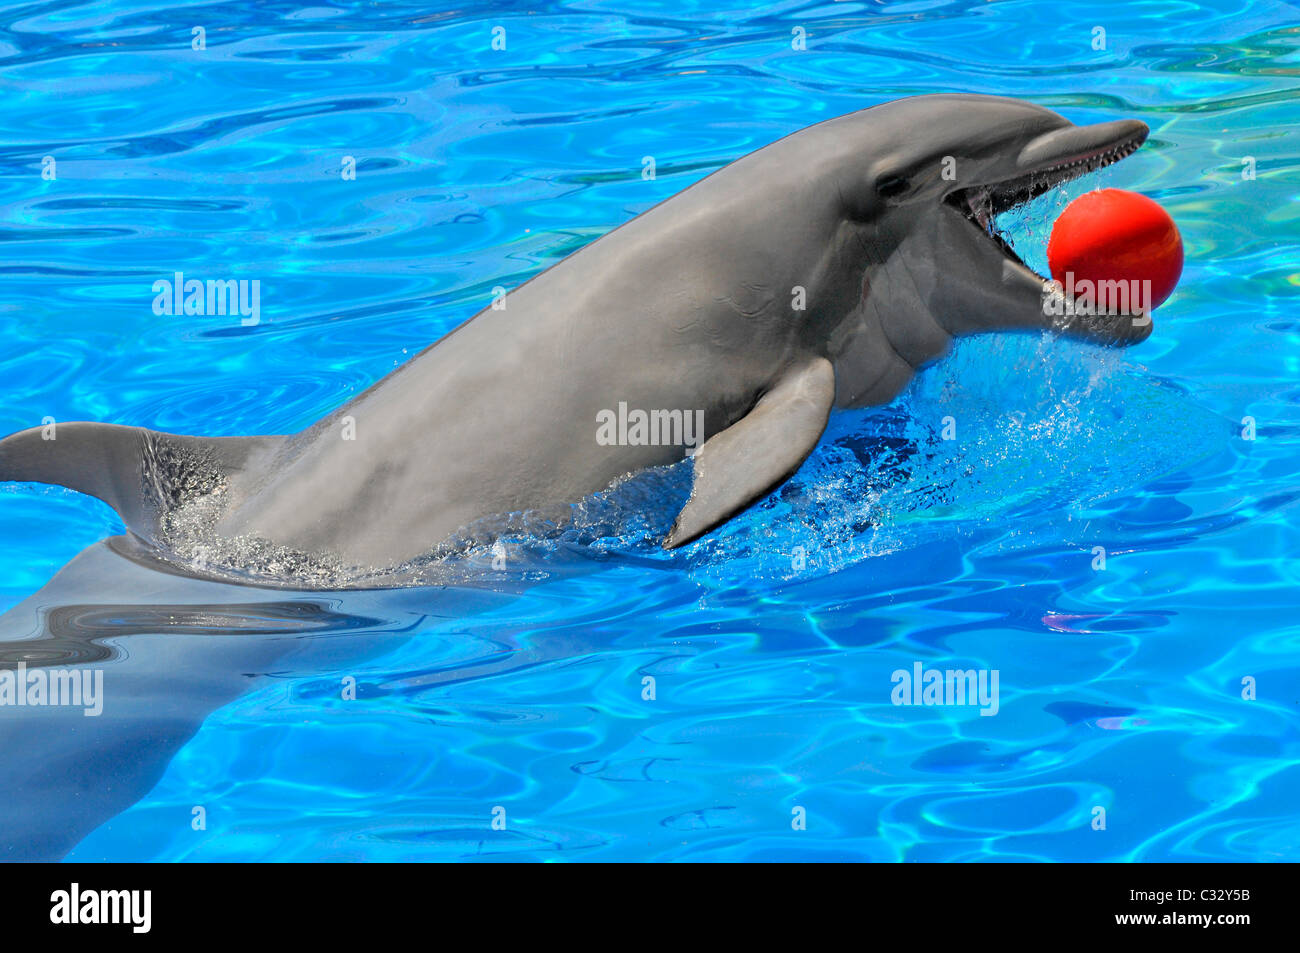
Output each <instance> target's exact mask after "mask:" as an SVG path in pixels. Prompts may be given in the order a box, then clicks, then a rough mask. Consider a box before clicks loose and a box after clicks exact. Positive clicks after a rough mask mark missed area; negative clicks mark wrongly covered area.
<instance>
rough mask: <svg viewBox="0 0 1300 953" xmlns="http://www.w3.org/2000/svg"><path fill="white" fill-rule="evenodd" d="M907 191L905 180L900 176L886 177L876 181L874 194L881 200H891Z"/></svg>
mask: <svg viewBox="0 0 1300 953" xmlns="http://www.w3.org/2000/svg"><path fill="white" fill-rule="evenodd" d="M906 191H907V179H905V178H903V177H902V176H901V175H887V176H885V177H884V178H881V179H878V180H876V194H877V195H879V196H881V197H882V198H887V199H888V198H893V197H894V196H895V195H902V194H903V193H904V192H906Z"/></svg>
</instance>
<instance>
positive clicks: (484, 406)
mask: <svg viewBox="0 0 1300 953" xmlns="http://www.w3.org/2000/svg"><path fill="white" fill-rule="evenodd" d="M1146 135H1147V127H1146V126H1145V125H1144V124H1143V123H1141V122H1138V121H1136V120H1119V121H1114V122H1105V123H1100V124H1097V125H1091V126H1076V125H1074V124H1072V123H1070V122H1069V121H1068V120H1066V119H1064V118H1063V117H1061V116H1060V115H1058V114H1056V113H1055V112H1052V111H1051V110H1049V109H1045V108H1043V107H1041V106H1036V105H1033V104H1031V103H1027V102H1023V101H1020V100H1015V99H1005V98H1000V97H991V96H979V95H929V96H917V97H914V98H910V99H904V100H898V101H895V102H889V103H885V104H882V105H878V106H874V107H872V108H869V109H864V110H861V111H859V112H855V113H851V114H849V115H846V116H842V117H840V118H838V119H831V120H828V121H826V122H822V123H819V124H817V125H815V126H811V127H809V128H807V129H804V130H802V131H800V132H797V133H794V134H793V135H790V136H787V137H786V138H784V139H781V140H780V141H778V142H775V143H773V144H771V145H769V146H766V147H764V148H762V149H759V150H758V151H756V152H754V153H752V154H750V155H747V156H745V157H744V158H742V159H739V160H738V161H736V162H733V163H731V164H730V165H728V166H726V167H724V168H722V169H721V170H719V171H717V172H715V173H714V174H712V175H710V176H708V177H707V178H705V179H703V180H701V181H700V182H697V183H696V184H694V185H692V186H691V187H689V188H687V189H686V190H684V191H683V192H681V193H680V194H678V195H676V196H674V197H673V198H670V199H668V200H667V201H664V202H662V203H661V204H659V205H656V206H655V207H654V208H652V209H650V210H649V211H647V212H645V213H644V214H642V215H640V216H638V217H637V218H635V219H633V220H632V221H630V222H628V223H626V224H625V225H623V226H621V227H619V228H617V229H615V230H614V231H612V232H610V233H609V234H607V235H605V236H604V237H602V238H600V239H599V240H597V241H594V242H592V243H591V244H590V245H588V246H586V247H584V248H583V249H581V250H580V251H578V252H576V253H575V254H573V255H570V256H569V257H568V258H566V259H564V260H563V261H561V262H560V263H559V264H557V265H555V266H554V267H552V268H550V269H549V270H547V271H546V272H544V273H542V274H541V275H538V276H537V277H535V278H533V279H532V280H530V281H528V282H526V283H525V284H524V285H522V286H521V287H519V288H517V289H515V290H514V291H513V292H511V293H510V294H509V295H507V296H505V297H504V298H503V299H502V300H501V301H499V302H496V304H495V306H493V307H489V308H486V309H485V310H483V311H481V312H480V313H478V314H477V315H475V316H474V317H473V318H471V319H470V320H469V321H467V322H465V323H464V324H463V325H461V326H460V327H458V328H456V329H455V330H454V331H452V332H451V333H449V334H447V335H446V336H445V337H443V338H442V339H441V340H439V341H438V342H436V343H435V344H433V345H431V346H430V347H428V348H426V349H425V350H424V351H422V352H421V353H420V354H419V355H418V356H416V357H414V358H413V359H411V360H410V361H409V362H407V363H406V364H405V365H403V366H402V367H400V368H398V369H397V370H396V371H394V372H393V373H391V374H389V375H388V376H387V377H385V378H383V379H382V380H380V381H379V382H378V383H376V384H374V385H373V386H372V387H370V388H369V389H368V390H366V391H365V392H364V393H362V394H361V395H359V396H357V397H356V398H354V399H353V400H351V401H349V402H348V403H347V404H345V405H343V406H342V407H339V408H338V409H337V410H335V411H334V412H333V413H331V414H329V415H328V416H326V417H325V418H323V419H322V420H320V421H318V422H317V423H316V424H314V425H313V426H311V427H309V428H307V429H306V430H304V431H302V432H301V433H297V434H290V435H283V436H249V437H223V438H210V437H199V436H178V435H172V434H163V433H157V432H153V431H149V430H145V429H141V428H136V427H122V426H112V425H107V424H97V423H71V424H60V425H58V426H57V431H56V433H54V434H53V435H51V434H48V433H44V432H43V430H42V428H34V429H32V430H27V431H23V432H21V433H18V434H15V435H13V436H11V437H9V438H7V439H5V440H3V441H0V480H16V481H34V482H42V483H56V484H62V485H64V486H68V487H71V488H73V489H75V490H79V491H81V492H84V493H89V494H91V495H93V496H96V497H98V498H100V499H101V500H104V501H105V502H107V503H109V504H110V505H111V506H113V507H114V508H115V509H116V510H117V511H118V513H119V514H120V515H121V517H122V519H123V521H124V522H125V524H126V526H127V527H128V528H129V529H130V530H131V531H132V532H133V533H134V534H136V535H137V536H139V537H141V538H143V539H145V540H157V539H159V538H160V537H161V536H162V535H163V530H164V529H165V527H166V526H167V524H168V520H169V519H170V518H171V516H172V515H174V513H175V512H176V511H177V510H178V509H179V508H183V507H187V506H193V505H195V504H196V503H197V504H201V506H202V507H205V508H206V509H205V510H204V511H205V512H207V513H208V514H209V525H210V528H211V530H212V531H213V532H214V533H215V534H216V535H217V536H219V537H221V538H248V539H255V540H259V541H264V542H266V543H267V544H270V545H274V546H277V547H283V548H284V549H285V550H287V551H291V552H297V553H307V554H329V555H330V557H331V558H335V559H337V560H340V561H341V562H342V564H344V565H347V566H353V567H383V566H392V565H396V564H400V563H402V562H404V561H407V560H411V559H413V558H415V557H418V556H420V555H421V554H424V553H427V552H430V551H432V550H434V549H435V548H437V547H438V546H440V545H443V544H445V543H446V542H447V541H448V540H450V539H453V538H455V537H456V535H457V534H458V533H460V532H461V531H462V530H464V529H465V528H466V527H471V526H472V525H474V524H475V523H476V522H477V521H480V520H483V519H486V518H489V517H493V516H494V515H498V514H509V513H518V512H522V511H529V510H545V509H546V508H548V507H554V506H556V505H563V504H571V503H576V502H578V501H580V500H581V499H582V498H584V497H585V496H587V495H589V494H591V493H594V492H597V491H600V490H603V489H605V488H606V487H609V486H610V485H611V484H614V483H616V482H618V481H619V480H620V479H621V478H623V477H624V476H626V475H628V474H633V473H636V472H638V471H641V470H644V469H646V468H649V467H656V466H661V465H666V464H671V463H674V462H677V461H680V460H681V459H682V458H683V457H684V456H685V455H686V453H687V451H694V452H693V456H694V463H693V477H692V479H693V483H692V489H691V493H690V497H689V499H688V500H687V502H686V503H685V505H684V506H683V508H682V509H681V511H680V513H679V514H678V515H677V518H676V521H675V523H674V524H673V526H672V529H671V531H670V532H669V534H668V536H667V537H666V539H665V540H664V545H665V546H668V547H675V546H680V545H682V544H684V543H687V542H690V541H691V540H694V539H696V538H697V537H699V536H701V535H702V534H704V533H707V532H709V531H710V530H711V529H713V528H714V527H716V526H718V525H720V524H721V523H723V522H725V521H726V520H728V519H729V518H731V517H732V516H734V515H735V514H737V513H739V512H740V511H742V510H744V509H745V508H747V507H748V506H750V505H751V504H753V503H754V502H756V501H757V500H759V499H761V498H762V497H763V496H765V495H766V494H768V493H769V492H771V491H772V490H773V489H775V488H776V487H778V486H779V485H780V484H781V483H782V482H784V481H785V480H786V479H787V478H788V477H790V476H791V475H792V474H793V473H794V472H795V471H796V470H797V469H798V467H799V466H800V464H801V463H802V462H803V461H804V459H805V458H806V457H807V456H808V454H809V453H810V452H811V451H812V449H813V448H814V446H816V444H817V442H818V440H819V439H820V437H821V434H822V431H823V428H824V427H825V424H826V421H827V418H828V415H829V413H830V411H831V409H832V407H860V406H865V405H871V404H881V403H886V402H888V401H890V400H891V399H893V398H894V397H895V396H896V395H897V394H898V393H899V392H900V391H901V390H902V389H903V387H904V386H905V385H906V384H907V382H908V381H909V379H910V378H911V377H912V375H913V374H914V373H915V372H916V370H917V369H918V368H919V367H921V366H922V365H924V364H925V363H926V362H929V361H932V360H934V359H936V358H938V357H940V356H941V355H943V354H944V353H945V352H946V350H947V349H948V347H949V344H950V342H951V339H952V338H953V337H954V336H957V335H964V334H972V333H978V332H985V331H995V330H1014V329H1055V330H1058V331H1062V332H1064V333H1067V334H1073V335H1076V336H1080V337H1083V338H1086V339H1090V340H1094V341H1098V342H1106V343H1121V344H1124V343H1132V342H1135V341H1139V340H1142V339H1143V338H1145V337H1146V336H1147V335H1148V334H1150V331H1151V326H1150V319H1149V317H1147V318H1146V319H1145V320H1141V321H1140V320H1136V319H1135V318H1133V317H1132V316H1130V315H1126V314H1116V313H1097V314H1088V313H1086V310H1087V309H1078V310H1077V311H1074V310H1073V309H1069V310H1070V311H1071V312H1072V313H1069V314H1067V316H1066V317H1064V318H1061V317H1053V316H1052V315H1051V313H1049V309H1048V308H1046V307H1045V304H1044V302H1045V300H1046V297H1047V294H1048V292H1047V290H1046V286H1045V282H1046V279H1045V278H1044V277H1043V276H1041V275H1038V274H1035V273H1034V272H1033V271H1032V270H1031V269H1030V268H1029V267H1027V266H1026V265H1025V264H1024V263H1023V262H1022V261H1021V260H1020V259H1019V258H1018V257H1017V255H1016V254H1015V252H1014V251H1013V250H1012V248H1011V247H1010V245H1009V244H1008V243H1007V242H1006V241H1005V240H1004V239H1002V238H1001V237H1000V236H999V235H998V234H997V233H996V231H995V230H994V228H993V219H994V217H995V216H996V215H998V214H999V213H1001V212H1003V211H1006V210H1007V209H1010V208H1013V207H1015V206H1017V205H1020V204H1022V203H1024V202H1026V201H1028V200H1030V199H1031V198H1033V197H1035V196H1037V195H1041V194H1043V193H1045V192H1046V191H1048V190H1049V189H1051V188H1053V187H1055V186H1056V185H1058V184H1060V183H1062V182H1065V181H1068V180H1070V179H1073V178H1075V177H1077V176H1079V175H1081V174H1083V173H1084V172H1087V171H1091V170H1093V169H1096V168H1099V167H1101V166H1105V165H1108V164H1110V163H1112V162H1115V161H1117V160H1119V159H1121V158H1123V157H1125V156H1127V155H1129V154H1130V153H1132V152H1133V151H1134V150H1136V149H1137V148H1138V147H1139V146H1140V145H1141V144H1142V142H1143V141H1144V140H1145V138H1146ZM1054 293H1056V294H1058V295H1059V291H1057V292H1054ZM692 425H695V426H692ZM50 436H54V439H49V437H50Z"/></svg>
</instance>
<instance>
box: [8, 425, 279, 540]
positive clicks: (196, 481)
mask: <svg viewBox="0 0 1300 953" xmlns="http://www.w3.org/2000/svg"><path fill="white" fill-rule="evenodd" d="M283 440H284V438H283V437H280V436H265V437H191V436H184V435H181V434H169V433H161V432H159V431H155V430H146V429H144V428H143V427H121V426H118V425H116V424H99V423H80V422H79V423H60V424H55V423H50V424H48V425H47V426H43V427H33V428H31V429H30V430H23V431H20V432H19V433H16V434H13V435H12V436H9V437H6V438H5V439H3V440H0V482H4V481H15V482H20V483H52V484H56V485H58V486H66V487H68V488H70V489H73V490H76V491H78V492H79V493H87V494H89V495H90V496H93V497H96V498H98V499H100V500H103V501H104V502H105V503H107V504H108V505H109V506H111V507H113V509H115V510H116V511H117V513H118V515H119V516H121V517H122V522H123V523H125V524H126V526H127V527H128V528H129V529H131V530H132V531H133V532H135V533H137V534H139V535H143V536H151V535H152V534H153V531H154V529H155V528H156V527H157V524H158V520H159V517H160V515H161V514H162V513H163V512H165V511H166V510H168V509H171V508H173V507H175V506H177V505H179V504H181V503H184V502H186V501H188V500H190V499H195V498H197V497H200V496H204V495H206V494H207V493H211V492H213V491H215V490H218V489H220V488H221V487H223V486H224V485H225V483H226V480H227V479H228V478H229V477H230V476H231V475H232V474H234V473H237V472H239V471H240V470H242V469H244V468H245V466H246V465H247V463H248V462H249V460H250V459H251V458H254V457H255V456H260V455H262V454H263V453H272V452H274V450H275V449H276V448H278V447H279V446H280V445H281V443H282V442H283Z"/></svg>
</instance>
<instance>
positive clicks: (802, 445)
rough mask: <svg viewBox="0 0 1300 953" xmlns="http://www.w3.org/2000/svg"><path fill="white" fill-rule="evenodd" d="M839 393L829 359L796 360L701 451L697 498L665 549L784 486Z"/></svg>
mask: <svg viewBox="0 0 1300 953" xmlns="http://www.w3.org/2000/svg"><path fill="white" fill-rule="evenodd" d="M834 399H835V370H834V368H833V367H832V366H831V363H830V361H828V360H826V358H824V357H815V358H810V359H808V360H805V361H803V362H802V363H800V364H797V365H795V366H794V367H792V368H791V369H790V370H789V371H787V372H786V374H785V375H784V376H782V377H781V378H780V380H778V381H777V383H776V385H775V386H774V387H772V389H771V390H769V391H768V392H767V393H766V394H764V395H763V397H762V398H761V399H760V400H759V401H758V403H757V404H755V405H754V408H753V410H751V411H750V412H749V413H748V414H746V415H745V416H744V417H742V418H741V419H740V420H738V421H736V422H735V423H734V424H732V425H731V426H730V427H728V428H727V429H726V430H723V431H720V432H719V433H716V434H714V435H713V436H712V437H710V438H709V439H708V440H706V441H705V443H704V446H702V447H701V448H700V449H699V451H697V452H696V454H695V482H694V484H693V485H692V487H691V496H690V499H689V500H687V501H686V505H685V506H684V507H682V511H681V512H680V513H678V514H677V520H676V521H675V522H674V523H673V528H672V530H671V531H670V532H669V534H668V537H667V538H666V539H665V540H664V548H665V549H674V548H676V547H678V546H681V545H684V544H685V543H689V542H690V541H691V540H693V539H696V538H698V537H700V536H702V535H704V534H705V533H707V532H708V531H709V530H711V529H713V528H714V527H716V526H718V525H720V524H721V523H724V522H726V521H727V520H728V519H730V518H731V517H733V516H735V515H736V514H737V513H739V512H740V511H741V510H743V509H745V508H747V507H748V506H750V505H751V504H752V503H754V502H755V501H756V500H759V499H761V498H762V497H763V496H765V495H766V494H768V493H770V492H771V491H772V490H773V489H775V488H776V487H778V486H780V485H781V484H782V483H784V482H785V481H786V480H788V479H789V478H790V477H791V476H793V475H794V472H795V471H796V470H798V469H799V466H800V465H801V464H802V463H803V462H804V460H805V459H806V458H807V457H808V454H810V453H812V450H813V448H814V447H815V446H817V441H818V440H820V439H821V435H822V431H823V430H825V429H826V420H827V418H828V417H829V416H830V412H831V404H832V403H833V401H834Z"/></svg>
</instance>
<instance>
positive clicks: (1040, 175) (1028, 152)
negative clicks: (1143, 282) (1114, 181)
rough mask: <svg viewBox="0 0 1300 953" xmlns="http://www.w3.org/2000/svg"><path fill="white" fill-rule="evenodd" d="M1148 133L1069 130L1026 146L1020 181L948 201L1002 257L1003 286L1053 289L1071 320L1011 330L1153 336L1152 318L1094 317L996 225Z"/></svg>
mask: <svg viewBox="0 0 1300 953" xmlns="http://www.w3.org/2000/svg"><path fill="white" fill-rule="evenodd" d="M1148 132H1149V130H1148V128H1147V126H1146V124H1145V123H1143V122H1139V121H1137V120H1134V119H1122V120H1118V121H1115V122H1108V123H1100V124H1097V125H1093V126H1073V125H1071V126H1066V127H1064V128H1062V129H1057V130H1054V131H1052V132H1049V133H1046V134H1044V135H1042V136H1039V137H1038V138H1036V139H1034V140H1032V141H1031V142H1030V143H1029V144H1028V145H1026V146H1025V147H1024V148H1023V149H1022V150H1021V152H1020V155H1019V156H1018V160H1017V165H1018V166H1019V167H1020V169H1021V170H1022V171H1020V172H1018V173H1017V174H1016V175H1014V176H1011V177H1009V178H1005V179H1000V180H997V181H994V182H985V183H981V184H978V185H973V186H966V187H964V188H958V189H954V190H952V191H951V192H949V193H948V194H947V195H946V196H945V197H944V202H945V203H946V204H947V205H949V206H951V207H952V208H954V209H955V210H956V211H957V212H958V213H960V214H961V215H962V216H963V217H964V218H965V219H966V220H967V221H968V222H969V223H970V224H971V225H972V226H973V227H974V228H976V229H978V231H979V232H980V233H981V234H982V235H983V237H984V239H986V240H987V241H989V242H990V243H992V244H993V245H994V246H995V247H996V248H997V249H998V250H999V251H1000V253H1001V255H1002V258H1003V272H1004V280H1005V275H1006V274H1007V273H1008V272H1009V273H1012V274H1017V273H1018V274H1019V275H1020V276H1021V278H1020V279H1019V280H1020V281H1023V282H1029V283H1031V284H1034V285H1037V286H1039V287H1041V288H1042V289H1043V290H1044V294H1045V295H1046V294H1047V292H1048V289H1049V288H1050V289H1054V290H1053V291H1052V294H1056V295H1059V296H1060V298H1061V301H1062V302H1063V308H1062V310H1063V311H1064V312H1065V313H1066V314H1067V315H1068V317H1066V318H1064V319H1063V320H1062V319H1057V318H1050V317H1048V316H1047V313H1046V312H1045V311H1044V312H1043V313H1040V314H1038V315H1037V316H1035V317H1033V318H1032V320H1030V316H1029V315H1025V316H1023V317H1022V318H1021V319H1020V320H1016V321H1013V322H1012V324H1013V325H1021V326H1027V327H1037V328H1043V329H1047V328H1051V329H1055V330H1057V331H1062V332H1064V333H1067V334H1070V335H1073V336H1076V337H1081V338H1084V339H1086V340H1090V341H1094V342H1097V343H1103V344H1120V345H1128V344H1135V343H1137V342H1139V341H1143V340H1145V339H1146V338H1147V337H1148V336H1150V334H1151V330H1152V322H1151V318H1150V314H1149V313H1147V314H1143V315H1142V316H1141V318H1139V317H1138V316H1136V315H1133V314H1123V313H1117V312H1105V311H1096V312H1093V311H1091V310H1090V309H1089V308H1088V306H1087V304H1086V303H1085V302H1081V300H1080V299H1079V298H1078V297H1077V296H1076V297H1068V296H1067V295H1066V293H1065V291H1064V289H1062V288H1061V286H1060V285H1059V283H1053V282H1052V279H1051V277H1050V276H1048V275H1043V274H1039V273H1038V272H1037V271H1035V270H1034V269H1033V268H1030V267H1029V265H1028V264H1026V263H1025V261H1024V260H1023V259H1022V258H1021V257H1020V255H1019V254H1017V252H1016V250H1015V247H1014V246H1013V245H1012V242H1011V240H1010V238H1008V237H1007V236H1006V235H1004V234H1002V233H1001V232H1000V231H999V230H998V228H997V225H996V221H995V220H996V218H997V216H998V215H1001V214H1002V213H1003V212H1007V211H1010V210H1011V209H1014V208H1017V207H1019V206H1022V205H1024V204H1026V203H1027V202H1031V201H1033V200H1034V199H1036V198H1038V197H1039V196H1040V195H1044V194H1046V193H1047V192H1049V191H1051V190H1052V189H1054V188H1056V187H1057V186H1059V185H1061V184H1063V183H1065V182H1069V181H1072V180H1073V179H1077V178H1079V177H1080V176H1082V175H1086V174H1087V173H1089V172H1095V171H1096V170H1097V169H1103V168H1105V167H1107V166H1110V165H1114V164H1115V163H1116V162H1119V161H1120V160H1122V159H1125V158H1127V157H1128V156H1130V155H1132V154H1133V153H1134V152H1136V151H1137V150H1138V149H1139V148H1140V147H1141V145H1142V143H1143V142H1145V141H1146V138H1147V134H1148ZM1046 300H1047V298H1045V299H1044V301H1045V302H1046ZM1051 313H1052V314H1056V313H1058V312H1055V311H1053V312H1051Z"/></svg>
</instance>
